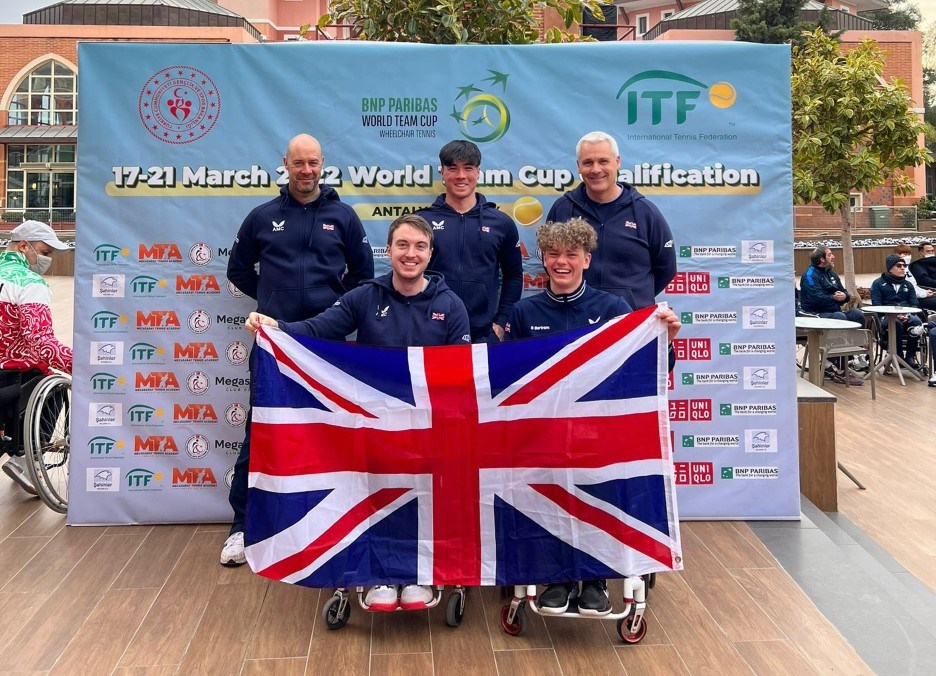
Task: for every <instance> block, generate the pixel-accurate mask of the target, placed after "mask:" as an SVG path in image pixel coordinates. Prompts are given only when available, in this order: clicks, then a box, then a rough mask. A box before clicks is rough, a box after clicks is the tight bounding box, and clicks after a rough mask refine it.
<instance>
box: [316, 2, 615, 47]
mask: <svg viewBox="0 0 936 676" xmlns="http://www.w3.org/2000/svg"><path fill="white" fill-rule="evenodd" d="M539 5H543V6H545V7H550V8H552V9H555V10H556V11H557V12H558V13H559V16H560V17H561V18H562V20H563V22H564V24H565V27H566V28H569V27H570V26H571V25H572V24H573V23H581V22H582V10H583V8H585V7H587V8H589V9H590V10H591V11H592V13H593V14H594V15H595V17H596V18H601V17H602V14H601V10H600V9H599V8H598V3H597V0H544V1H543V0H469V1H465V0H333V2H331V4H330V5H329V12H328V13H327V14H325V15H323V16H322V17H321V18H320V19H319V22H318V25H319V26H320V27H324V26H326V25H329V24H351V25H353V26H354V29H355V32H356V33H357V34H358V35H359V37H360V38H361V39H362V40H376V41H381V42H426V43H430V44H439V45H445V44H461V43H468V42H474V43H480V44H527V43H531V42H538V41H539V37H540V24H539V22H538V21H537V20H536V18H535V17H534V15H533V10H534V9H535V8H536V7H538V6H539ZM308 29H309V26H308V25H306V26H303V27H302V32H303V34H304V33H305V32H306V31H307V30H308ZM578 39H580V38H578V36H575V35H573V34H571V33H569V32H565V31H561V30H559V29H558V28H555V27H554V28H551V29H550V30H549V31H548V32H547V34H546V41H547V42H569V41H573V40H578ZM583 39H587V38H583Z"/></svg>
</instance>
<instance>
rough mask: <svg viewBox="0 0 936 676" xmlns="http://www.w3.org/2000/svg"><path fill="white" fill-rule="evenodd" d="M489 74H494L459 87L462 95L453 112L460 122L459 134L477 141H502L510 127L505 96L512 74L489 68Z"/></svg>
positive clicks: (459, 93) (459, 95) (458, 97)
mask: <svg viewBox="0 0 936 676" xmlns="http://www.w3.org/2000/svg"><path fill="white" fill-rule="evenodd" d="M488 73H490V74H491V75H490V77H486V78H482V79H481V80H479V81H478V82H477V83H474V82H472V83H469V84H466V85H464V86H463V87H458V96H456V97H455V101H454V102H453V103H452V112H451V113H450V114H449V116H450V117H452V118H453V119H454V120H455V121H456V122H457V123H458V131H459V133H460V134H461V135H462V136H464V137H465V138H466V139H468V140H469V141H474V142H475V143H488V142H491V141H497V140H500V139H502V138H503V137H504V135H505V134H506V133H507V130H508V129H509V128H510V109H509V108H507V104H506V103H504V101H503V99H502V98H501V96H503V95H504V94H506V92H507V78H509V77H510V74H509V73H501V72H499V71H496V70H488ZM476 84H481V85H483V88H482V87H477V86H475V85H476ZM498 85H500V89H499V90H498V88H497V86H498ZM487 90H491V91H487ZM495 92H496V93H495Z"/></svg>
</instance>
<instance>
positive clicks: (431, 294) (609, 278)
mask: <svg viewBox="0 0 936 676" xmlns="http://www.w3.org/2000/svg"><path fill="white" fill-rule="evenodd" d="M439 160H440V165H441V169H440V171H441V174H442V183H443V185H444V187H445V192H444V194H442V195H440V196H439V197H438V198H437V199H436V200H435V202H434V203H433V204H432V205H431V206H429V207H427V208H425V209H421V210H419V211H418V212H416V213H415V214H409V215H405V216H402V217H400V218H399V219H397V220H396V221H394V222H393V223H392V224H391V226H390V230H389V233H388V237H387V255H388V257H389V259H390V265H391V272H390V273H388V274H386V275H383V276H381V277H378V278H376V279H371V278H372V277H373V271H374V267H373V257H372V250H371V246H370V244H369V243H368V241H367V237H366V235H365V233H364V228H363V226H362V225H361V222H360V220H359V219H358V217H357V215H356V214H355V212H354V210H353V209H352V208H351V207H350V206H348V205H346V204H345V203H343V202H341V201H340V199H339V198H338V195H337V193H336V192H335V190H333V189H332V188H330V187H328V186H324V185H320V183H319V178H320V176H321V172H322V166H323V157H322V150H321V146H320V145H319V143H318V141H317V140H316V139H314V138H313V137H311V136H308V135H305V134H302V135H299V136H296V137H295V138H293V139H292V140H291V141H290V142H289V145H288V147H287V150H286V155H285V157H284V159H283V161H284V164H285V166H286V169H287V172H288V175H289V183H288V185H287V186H285V187H284V188H283V189H282V190H281V192H280V196H279V197H278V198H276V199H274V200H271V201H270V202H267V203H266V204H262V205H260V206H258V207H257V208H255V209H254V210H253V211H251V212H250V214H248V216H247V218H246V219H245V220H244V222H243V224H242V225H241V227H240V230H239V231H238V234H237V237H236V238H235V241H234V246H233V247H232V250H231V256H230V261H229V264H228V278H229V279H230V281H231V282H232V283H233V284H234V285H236V286H237V287H238V288H240V289H241V290H242V291H244V292H245V293H246V294H247V295H248V296H250V297H252V298H255V299H256V300H257V310H256V312H252V313H250V315H249V317H248V319H247V323H246V328H247V329H248V330H249V331H252V332H255V331H256V330H257V328H258V327H259V326H261V325H270V326H278V327H280V328H282V329H284V330H286V331H289V332H292V333H299V334H303V335H309V336H315V337H319V338H326V339H333V340H343V339H344V338H345V337H346V336H347V335H349V334H350V333H352V332H354V331H355V330H356V331H357V341H358V342H359V343H361V344H367V345H382V346H397V347H405V346H414V345H416V346H429V345H451V344H459V343H470V342H496V341H499V340H516V339H521V338H528V337H534V336H540V335H545V334H548V333H553V332H556V331H563V330H567V329H573V328H578V327H581V326H587V325H588V324H590V323H591V324H594V323H597V322H599V321H600V322H604V321H607V320H609V319H611V318H613V317H616V316H618V315H621V314H625V313H627V312H630V311H631V310H632V309H639V308H642V307H647V306H650V305H652V304H654V302H655V300H654V299H655V296H656V295H657V294H659V293H660V292H661V291H662V290H663V289H664V288H665V287H666V285H667V284H668V283H669V282H670V281H671V280H672V278H673V276H674V275H675V273H676V257H675V249H674V247H673V238H672V234H671V232H670V228H669V226H668V225H667V223H666V220H665V219H664V218H663V216H662V215H661V214H660V212H659V210H658V209H657V208H656V206H654V205H653V204H652V203H651V202H650V201H649V200H647V199H646V198H644V197H643V196H642V195H640V193H638V192H637V191H636V190H635V189H634V188H633V187H632V186H630V185H628V184H626V183H619V182H618V180H617V177H618V171H619V169H620V154H619V152H618V147H617V143H616V142H615V140H614V139H613V138H612V137H611V136H609V135H608V134H605V133H603V132H592V133H590V134H587V135H585V136H584V137H583V138H582V139H581V140H580V141H579V143H578V145H577V147H576V160H577V165H578V170H579V173H580V174H581V177H582V184H581V185H580V186H579V187H578V188H576V189H574V190H572V191H570V192H569V193H567V194H565V195H564V196H562V197H560V198H559V200H557V202H556V203H555V205H554V206H553V207H552V209H551V210H550V212H549V215H548V216H547V224H545V225H542V226H540V228H539V230H538V232H537V244H538V248H539V251H540V253H541V255H542V259H543V265H544V267H545V269H546V273H547V276H548V286H547V288H546V290H545V292H544V293H542V294H539V295H536V296H533V297H530V298H526V299H523V300H520V295H521V292H522V289H523V267H522V266H523V261H522V257H521V250H520V244H519V233H518V230H517V226H516V224H515V223H514V221H513V219H512V218H511V217H510V216H508V215H507V214H505V213H504V212H501V211H499V210H498V209H497V208H496V205H495V204H493V203H492V202H488V201H487V200H486V199H485V197H484V195H482V194H480V193H478V192H476V188H477V183H478V180H479V177H480V165H481V153H480V151H479V149H478V147H477V146H476V145H475V144H473V143H471V142H469V141H452V142H450V143H448V144H446V145H445V146H444V147H443V148H442V150H441V151H440V153H439ZM257 264H259V268H260V270H259V272H258V271H257V269H256V266H257ZM427 270H429V271H427ZM596 318H598V319H596ZM660 319H661V321H663V322H665V323H666V325H667V328H668V333H669V337H670V339H672V337H673V336H674V335H675V334H676V332H677V331H678V330H679V328H680V324H679V321H678V319H677V318H676V316H675V315H674V314H673V313H672V311H669V310H667V311H665V312H661V313H660ZM249 427H250V423H249V421H248V424H247V435H246V437H245V441H244V444H243V446H242V449H241V453H240V456H239V457H238V460H237V463H236V465H235V471H234V479H233V482H232V486H231V494H230V502H231V506H232V507H233V509H234V521H233V523H232V526H231V535H230V537H229V538H228V540H227V541H226V542H225V544H224V548H223V549H222V552H221V563H222V564H224V565H240V564H242V563H244V562H245V561H246V557H245V554H244V534H243V531H244V512H245V506H246V498H247V465H248V460H249V452H250V451H249V434H250V430H249ZM432 598H433V594H432V591H431V589H430V588H428V587H421V586H419V585H415V584H412V585H405V586H404V587H403V588H402V589H397V588H396V587H392V586H387V585H378V586H376V587H373V588H371V590H370V591H369V592H368V594H367V595H366V597H365V602H366V603H367V604H368V605H369V606H370V607H371V609H373V610H395V609H396V608H397V607H403V608H405V609H416V608H420V607H425V605H426V604H427V603H429V602H430V601H431V600H432ZM570 603H575V604H576V605H577V606H578V609H579V612H580V613H583V614H594V615H602V614H607V613H608V612H610V610H611V604H610V601H609V600H608V595H607V588H606V586H605V584H604V581H603V580H591V581H586V582H584V583H583V584H582V590H581V593H580V592H579V590H578V583H573V582H569V583H568V584H560V585H550V586H549V587H548V588H547V589H546V591H544V592H543V594H541V596H540V606H541V608H542V609H543V610H545V611H546V612H553V613H561V612H565V611H566V610H567V609H568V607H569V605H570Z"/></svg>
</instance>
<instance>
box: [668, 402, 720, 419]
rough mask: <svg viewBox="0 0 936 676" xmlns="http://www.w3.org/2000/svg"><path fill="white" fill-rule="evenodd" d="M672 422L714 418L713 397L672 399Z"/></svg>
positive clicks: (670, 408) (670, 411)
mask: <svg viewBox="0 0 936 676" xmlns="http://www.w3.org/2000/svg"><path fill="white" fill-rule="evenodd" d="M669 419H670V422H705V421H708V420H711V419H712V400H711V399H670V402H669Z"/></svg>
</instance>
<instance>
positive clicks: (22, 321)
mask: <svg viewBox="0 0 936 676" xmlns="http://www.w3.org/2000/svg"><path fill="white" fill-rule="evenodd" d="M10 236H11V237H10V239H11V241H10V243H9V244H8V245H7V248H6V251H4V252H3V253H0V369H2V370H3V371H15V372H17V373H16V374H14V375H16V376H18V377H17V378H16V386H17V387H18V388H19V390H20V392H19V412H22V411H24V410H25V408H26V402H27V401H28V400H29V394H30V393H31V392H32V391H33V389H35V387H36V385H38V384H39V381H40V380H41V379H42V378H43V377H44V376H45V375H47V374H49V373H52V370H53V369H54V370H58V371H63V372H65V373H71V370H72V350H71V348H70V347H68V346H67V345H64V344H62V343H60V342H59V341H58V339H57V338H56V337H55V332H54V331H53V330H52V309H51V304H52V291H51V290H50V289H49V285H48V283H47V282H46V281H45V280H44V279H43V278H42V275H44V274H45V273H46V272H48V270H49V266H50V265H51V264H52V256H53V255H54V254H55V252H56V251H64V250H66V249H68V245H67V244H65V243H64V242H62V241H61V240H60V239H59V238H58V236H57V235H56V234H55V231H54V230H52V228H51V227H49V226H48V225H46V224H45V223H40V222H39V221H25V222H24V223H21V224H20V225H18V226H16V227H15V228H14V229H13V231H12V232H11V233H10ZM0 454H2V453H0ZM3 471H4V472H5V473H6V474H7V475H8V476H9V477H10V478H11V479H13V481H15V482H16V483H17V484H18V485H19V486H20V487H21V488H22V489H23V490H24V491H26V492H27V493H30V494H32V495H36V488H35V487H34V486H33V485H32V482H31V481H30V480H29V478H28V476H27V474H26V469H25V467H24V466H23V464H22V456H11V457H10V459H9V460H7V461H6V463H4V465H3Z"/></svg>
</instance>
